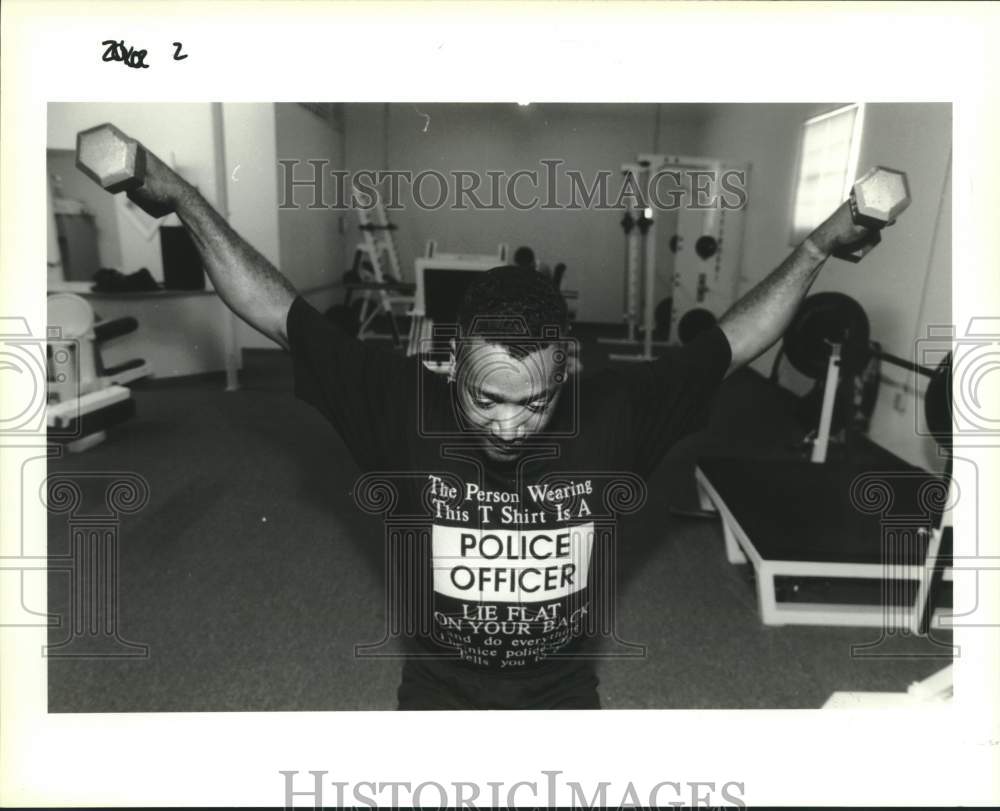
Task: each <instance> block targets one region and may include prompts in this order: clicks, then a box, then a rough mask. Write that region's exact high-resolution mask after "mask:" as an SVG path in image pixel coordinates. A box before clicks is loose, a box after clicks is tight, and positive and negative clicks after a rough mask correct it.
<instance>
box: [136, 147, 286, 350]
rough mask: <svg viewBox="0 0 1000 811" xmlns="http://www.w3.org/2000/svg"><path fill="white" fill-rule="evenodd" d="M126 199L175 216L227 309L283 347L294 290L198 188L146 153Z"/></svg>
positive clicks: (151, 154) (154, 156)
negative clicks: (139, 178)
mask: <svg viewBox="0 0 1000 811" xmlns="http://www.w3.org/2000/svg"><path fill="white" fill-rule="evenodd" d="M128 195H129V197H130V198H131V199H132V200H133V201H134V202H135V203H137V204H138V205H140V206H142V205H143V204H144V203H152V204H154V205H158V206H161V207H163V206H165V207H167V208H169V209H170V210H171V211H174V212H176V214H177V216H178V217H179V218H180V220H181V222H182V223H183V224H184V226H185V228H186V229H187V231H188V233H189V234H190V235H191V238H192V239H193V240H194V243H195V245H196V246H197V248H198V252H199V253H200V254H201V259H202V262H203V263H204V265H205V270H206V272H207V273H208V276H209V278H210V279H211V280H212V284H213V286H214V287H215V290H216V292H217V293H218V294H219V297H220V298H221V299H222V300H223V302H225V304H226V306H227V307H229V309H231V310H232V311H233V312H234V313H236V315H238V316H239V317H240V318H242V319H243V320H244V321H246V322H247V323H248V324H249V325H250V326H251V327H253V328H254V329H256V330H258V331H260V332H262V333H263V334H264V335H266V336H267V337H268V338H271V339H272V340H274V341H276V342H277V343H279V344H281V346H283V347H284V348H285V349H288V334H287V327H286V323H287V319H288V311H289V309H290V308H291V305H292V302H293V301H294V300H295V297H296V295H297V293H296V291H295V288H294V287H292V284H291V282H289V281H288V279H286V278H285V277H284V276H282V275H281V273H279V272H278V270H277V269H276V268H275V267H274V266H273V265H272V264H271V263H270V262H268V261H267V259H265V258H264V257H263V256H262V255H261V254H260V252H259V251H257V250H256V249H254V248H253V247H252V246H251V245H249V244H248V243H247V242H246V240H244V239H243V238H242V237H241V236H240V235H239V234H237V233H236V231H234V230H233V229H232V227H231V226H230V225H229V223H227V222H226V221H225V219H223V217H222V216H221V215H220V214H219V213H218V212H217V211H216V210H215V209H213V208H212V206H211V205H209V203H208V201H206V200H205V198H204V197H202V196H201V194H200V193H199V192H198V190H197V189H195V188H194V187H193V186H192V185H191V184H190V183H188V182H187V181H185V180H184V179H183V178H181V177H180V176H179V175H178V174H177V173H176V172H174V171H173V170H172V169H171V168H170V167H169V166H167V165H166V164H165V163H163V161H161V160H160V159H159V158H157V157H156V155H154V154H153V153H152V152H149V151H148V150H147V152H146V176H145V180H144V181H143V184H142V186H141V187H139V188H138V189H135V190H134V191H131V192H129V193H128Z"/></svg>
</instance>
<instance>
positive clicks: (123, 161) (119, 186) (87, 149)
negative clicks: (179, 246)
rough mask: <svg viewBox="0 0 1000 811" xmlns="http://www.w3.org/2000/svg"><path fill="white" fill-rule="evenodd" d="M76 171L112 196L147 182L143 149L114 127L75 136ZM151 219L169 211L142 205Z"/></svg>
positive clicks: (83, 132) (105, 125)
mask: <svg viewBox="0 0 1000 811" xmlns="http://www.w3.org/2000/svg"><path fill="white" fill-rule="evenodd" d="M76 165H77V168H78V169H79V170H80V171H81V172H83V173H84V174H85V175H87V176H88V177H89V178H90V179H91V180H93V181H94V182H95V183H97V184H98V185H99V186H101V188H103V189H106V190H107V191H109V192H111V193H112V194H117V193H118V192H122V191H123V192H131V191H134V190H135V189H138V188H140V187H141V186H142V184H143V182H144V181H145V179H146V150H145V148H144V147H143V145H142V144H140V143H139V142H138V141H137V140H135V138H129V137H128V136H127V135H126V134H125V133H123V132H122V131H121V130H120V129H118V127H116V126H115V125H114V124H101V125H99V126H97V127H91V128H90V129H89V130H83V131H82V132H79V133H77V136H76ZM142 208H143V210H145V211H146V212H147V213H148V214H150V215H151V216H153V217H165V216H166V215H167V214H169V213H170V209H168V208H166V207H160V206H157V205H155V204H146V205H143V206H142Z"/></svg>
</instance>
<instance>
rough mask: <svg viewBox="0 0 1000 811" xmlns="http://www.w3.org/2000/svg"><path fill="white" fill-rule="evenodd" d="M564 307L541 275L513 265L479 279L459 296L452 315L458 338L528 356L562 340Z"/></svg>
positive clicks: (564, 324) (567, 322) (561, 298)
mask: <svg viewBox="0 0 1000 811" xmlns="http://www.w3.org/2000/svg"><path fill="white" fill-rule="evenodd" d="M568 324H569V313H568V311H567V309H566V302H565V300H564V299H563V297H562V296H561V295H560V294H559V291H558V290H556V288H555V286H554V285H553V284H552V281H551V280H550V279H548V278H546V277H545V276H543V275H542V274H541V273H537V272H536V271H534V270H527V269H526V268H523V267H516V266H514V265H504V266H503V267H497V268H493V269H492V270H488V271H486V272H485V273H483V274H481V275H480V277H479V278H478V279H476V280H475V281H474V282H473V283H472V284H470V285H469V286H468V288H467V289H466V291H465V296H464V297H463V299H462V304H461V306H460V307H459V310H458V325H459V328H460V329H461V332H462V336H463V337H471V336H473V335H479V336H482V337H483V338H484V339H486V340H487V341H488V342H490V343H499V344H503V345H504V346H505V347H506V348H508V349H509V350H510V351H511V353H512V354H515V355H522V354H528V353H529V352H531V351H534V350H536V349H541V348H543V347H545V346H547V345H548V344H550V343H551V342H552V341H553V340H554V339H556V338H558V337H562V336H565V334H566V333H567V326H568Z"/></svg>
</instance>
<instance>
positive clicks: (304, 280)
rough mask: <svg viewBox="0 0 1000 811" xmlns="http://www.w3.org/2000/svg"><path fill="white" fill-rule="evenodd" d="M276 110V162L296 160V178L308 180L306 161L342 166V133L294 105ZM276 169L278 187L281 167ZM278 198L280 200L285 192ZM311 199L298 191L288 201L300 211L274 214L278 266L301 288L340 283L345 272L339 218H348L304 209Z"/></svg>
mask: <svg viewBox="0 0 1000 811" xmlns="http://www.w3.org/2000/svg"><path fill="white" fill-rule="evenodd" d="M274 111H275V142H276V149H277V159H278V160H296V161H299V162H301V163H302V165H303V167H304V168H305V169H306V172H304V173H303V172H301V170H300V171H299V172H296V174H295V177H302V176H303V175H304V176H306V177H308V176H311V171H312V168H311V167H309V166H308V165H307V164H305V161H308V160H325V161H327V162H328V165H329V167H330V168H331V169H334V168H337V169H342V168H343V164H344V154H343V148H344V145H343V134H342V133H341V132H340V131H339V130H338V129H336V128H335V126H334V125H333V124H331V122H329V121H326V120H324V119H322V118H320V117H319V116H318V115H316V114H314V113H312V112H310V111H309V110H307V109H306V108H304V107H303V106H302V105H301V104H296V103H287V102H283V103H278V104H275V105H274ZM277 171H278V183H279V185H280V184H281V180H282V177H281V176H282V172H281V167H280V166H277ZM278 194H279V198H280V197H281V195H282V194H283V191H281V190H279V192H278ZM311 201H312V199H311V192H309V191H308V190H302V189H296V190H295V193H294V194H293V197H292V200H291V201H290V202H293V203H296V204H297V205H298V207H297V208H283V209H280V210H279V211H278V232H279V234H280V242H281V252H280V253H281V256H280V261H279V265H278V266H279V267H280V268H281V272H282V273H284V274H285V276H287V277H288V278H289V279H290V280H291V282H292V284H294V285H295V287H296V288H297V289H299V290H310V289H313V288H316V287H320V286H324V285H330V284H339V283H340V280H341V275H342V274H343V272H344V270H346V267H345V266H344V236H343V234H342V233H341V229H342V222H341V220H342V219H345V218H346V217H347V214H344V213H341V212H338V211H334V210H331V209H310V208H307V206H308V204H309V203H310V202H311Z"/></svg>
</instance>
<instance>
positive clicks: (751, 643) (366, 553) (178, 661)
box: [48, 327, 950, 712]
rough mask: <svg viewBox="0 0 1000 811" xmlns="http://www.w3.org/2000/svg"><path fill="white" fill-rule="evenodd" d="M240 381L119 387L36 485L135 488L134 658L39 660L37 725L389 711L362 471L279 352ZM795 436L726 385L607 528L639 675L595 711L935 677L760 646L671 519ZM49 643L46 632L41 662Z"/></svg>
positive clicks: (747, 380)
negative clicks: (126, 418)
mask: <svg viewBox="0 0 1000 811" xmlns="http://www.w3.org/2000/svg"><path fill="white" fill-rule="evenodd" d="M600 332H602V330H600V329H589V330H588V329H587V328H586V327H581V328H578V329H577V335H578V336H579V337H580V338H581V341H582V344H583V349H582V355H583V358H584V362H585V364H587V365H588V368H591V369H592V368H594V367H595V366H598V365H600V364H602V363H604V362H605V360H604V357H605V354H606V353H605V351H604V349H603V348H602V347H598V346H597V345H596V344H595V343H594V338H595V336H596V335H597V334H598V333H600ZM241 382H242V388H241V389H240V390H239V391H238V392H230V393H227V392H225V391H224V390H223V381H222V378H221V376H215V375H212V376H206V377H203V378H198V379H186V380H177V381H162V382H156V383H153V384H149V385H146V386H143V387H137V388H136V389H135V392H134V395H135V400H136V407H137V415H136V417H135V418H134V419H132V420H131V421H130V422H128V423H126V424H125V425H123V426H120V427H118V428H116V429H115V430H113V431H112V432H111V433H110V435H109V438H108V440H107V441H106V442H105V443H104V444H102V445H100V446H98V447H96V448H93V449H91V450H89V451H87V452H86V453H83V454H80V455H69V456H64V457H62V458H58V459H53V460H52V461H51V462H50V473H52V472H67V473H70V474H73V473H77V474H79V473H82V472H86V471H131V472H134V473H138V474H140V475H141V476H143V477H144V478H145V480H146V481H147V482H148V485H149V488H150V499H149V503H148V505H147V506H145V507H144V508H143V509H142V510H141V511H139V512H138V513H137V514H135V515H132V516H126V517H124V518H123V519H122V520H121V523H120V528H119V533H120V554H119V557H120V564H119V595H118V600H119V621H118V630H119V633H120V635H121V636H122V637H123V638H124V639H126V640H128V641H131V642H135V643H142V644H145V645H148V646H149V654H148V656H147V657H138V658H135V657H132V658H87V657H82V658H58V657H56V658H50V659H49V663H48V664H49V688H48V697H49V710H50V711H51V712H158V711H163V712H182V711H187V712H190V711H235V710H243V711H261V710H358V709H373V710H374V709H386V710H388V709H394V708H395V701H396V699H395V691H396V687H397V684H398V679H399V668H400V663H399V661H398V660H395V659H391V658H390V659H372V658H355V656H354V645H355V644H357V643H359V642H360V643H363V642H375V641H377V640H379V639H381V638H382V635H383V630H382V629H383V620H384V616H385V612H384V605H383V577H382V573H381V554H382V548H383V546H382V544H383V530H382V527H381V525H380V524H379V522H378V521H377V520H376V519H374V518H371V517H368V516H365V515H362V514H361V513H360V512H359V511H358V510H357V508H356V507H355V506H354V503H353V500H352V498H351V494H350V492H351V488H352V485H353V482H354V480H355V479H356V477H357V476H358V475H359V471H358V470H357V468H356V467H355V466H354V464H353V462H351V461H350V459H349V458H348V457H347V455H346V451H345V449H344V447H343V444H342V443H341V441H340V439H339V438H338V437H337V435H336V434H335V433H334V432H333V431H332V429H330V428H329V427H328V426H327V424H326V423H325V422H324V420H323V419H322V418H321V417H320V416H319V415H318V414H316V413H314V412H313V411H312V410H311V409H310V408H308V407H307V406H305V405H303V404H301V403H299V402H298V401H296V400H295V399H294V397H293V396H292V395H291V370H290V364H289V362H288V359H287V356H285V355H284V353H281V352H278V351H274V352H270V351H249V352H247V353H245V356H244V368H243V371H242V373H241ZM801 433H802V431H801V430H800V428H799V426H798V425H797V424H796V423H795V420H794V418H793V407H792V401H791V399H790V398H789V397H788V396H787V395H786V394H784V393H782V392H780V391H778V390H777V389H774V388H772V387H771V386H770V385H769V384H768V383H767V382H766V381H765V380H763V379H762V378H760V377H759V376H758V375H756V374H755V373H754V372H751V371H743V372H740V373H738V374H736V375H733V376H732V377H731V378H729V379H728V380H727V381H726V382H725V384H724V388H723V391H722V396H721V397H720V398H719V401H718V403H717V405H716V408H715V411H714V412H713V415H712V421H711V424H710V426H709V428H708V429H707V430H706V431H703V432H702V433H700V434H698V435H696V436H693V437H690V438H689V439H688V440H685V442H683V443H682V444H681V445H679V446H678V447H676V448H675V449H674V451H673V452H672V453H671V455H670V456H669V457H668V458H667V459H666V460H665V461H664V463H663V464H662V465H661V466H660V468H659V470H658V471H657V472H656V473H655V475H654V476H653V478H652V479H651V481H650V483H649V492H650V494H651V497H650V499H649V502H648V504H647V505H646V507H645V508H643V509H642V510H641V511H640V512H639V513H638V514H636V515H634V516H630V517H629V518H627V519H626V520H625V522H624V524H623V527H622V531H623V547H624V548H625V549H626V550H627V551H626V554H625V559H624V561H623V566H624V569H625V571H624V582H623V583H622V587H621V589H620V591H621V603H620V606H619V611H618V618H619V620H618V628H619V634H620V637H621V638H622V639H624V640H627V641H631V642H639V643H642V644H645V645H646V646H647V654H646V656H645V657H644V658H629V659H622V658H617V659H615V658H612V659H607V660H604V661H602V662H601V663H600V664H599V674H600V676H601V683H602V686H601V695H602V700H603V703H604V706H605V707H607V708H612V709H646V708H665V709H666V708H720V709H737V708H816V707H819V706H821V705H822V704H823V702H824V701H825V700H826V699H827V697H828V696H829V695H830V693H832V692H833V691H835V690H866V691H901V690H905V689H906V687H907V686H908V684H909V683H910V682H911V681H913V680H916V679H920V678H924V677H926V676H928V675H930V674H931V673H933V672H935V671H936V670H938V669H940V668H941V667H943V666H944V665H945V664H947V661H946V660H943V659H940V658H928V657H927V654H928V653H935V654H938V655H940V654H941V653H942V651H943V648H942V647H940V646H939V645H934V644H933V643H931V642H928V641H927V640H926V639H924V640H921V639H916V638H913V637H909V636H907V635H903V634H898V635H895V636H894V637H892V638H890V639H888V640H886V643H885V645H884V646H883V647H881V648H880V651H881V652H883V653H885V652H886V651H889V650H892V651H895V652H898V653H899V654H900V656H899V657H896V658H885V657H880V658H856V657H852V656H851V651H850V649H851V646H852V645H854V644H858V643H864V642H871V641H875V640H876V639H878V638H879V633H878V631H877V630H875V629H863V628H860V629H859V628H824V627H804V626H786V627H780V628H769V627H765V626H763V625H762V624H761V622H760V620H759V619H758V614H757V607H756V596H755V592H754V583H753V576H752V571H751V570H750V568H749V567H748V566H733V565H730V564H729V563H727V562H726V559H725V555H724V552H723V543H722V531H721V528H720V527H719V525H718V523H717V522H715V521H705V520H698V519H691V518H682V517H678V516H676V515H674V514H672V513H671V511H670V507H671V506H679V507H684V508H695V507H697V502H696V496H695V489H694V483H693V477H692V470H693V464H694V459H695V458H696V456H697V455H698V454H699V453H727V454H728V453H733V454H740V455H743V454H746V455H752V456H768V457H774V456H783V455H793V454H794V451H792V450H791V448H790V445H791V443H792V442H794V440H795V439H797V438H798V437H799V436H800V435H801ZM857 452H859V453H865V452H869V453H870V452H873V451H872V449H868V450H865V449H864V448H862V449H861V450H859V451H857ZM79 480H80V482H81V483H82V484H83V486H84V503H83V504H82V506H81V508H80V510H79V511H80V512H101V511H103V509H104V507H103V496H102V494H101V492H100V491H98V490H97V489H95V487H94V486H93V485H95V484H96V483H98V482H97V480H91V479H88V478H84V477H80V479H79ZM68 536H69V524H68V521H67V518H66V516H64V515H52V516H51V517H50V519H49V549H50V554H51V555H64V554H66V552H67V550H68V544H69V541H68ZM69 600H70V594H69V584H68V582H67V578H66V577H65V576H64V575H61V574H59V573H56V572H52V573H50V576H49V610H50V612H53V613H55V614H57V615H64V614H65V612H66V611H67V606H68V601H69ZM935 634H936V637H937V639H939V640H942V641H944V642H949V641H950V639H949V638H948V637H947V635H946V634H943V633H941V632H935ZM65 637H66V631H65V629H61V628H53V629H52V631H51V632H50V641H51V643H52V644H57V643H58V642H59V641H61V640H62V639H64V638H65ZM919 654H923V655H919Z"/></svg>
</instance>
